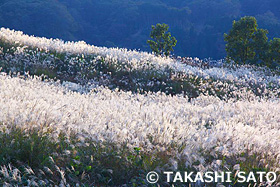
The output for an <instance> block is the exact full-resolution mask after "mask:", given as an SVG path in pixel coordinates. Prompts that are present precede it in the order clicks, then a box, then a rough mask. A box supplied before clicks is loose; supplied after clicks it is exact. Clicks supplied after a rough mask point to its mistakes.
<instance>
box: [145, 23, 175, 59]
mask: <svg viewBox="0 0 280 187" xmlns="http://www.w3.org/2000/svg"><path fill="white" fill-rule="evenodd" d="M168 29H169V26H168V25H167V24H165V23H163V24H160V23H158V24H157V25H156V26H154V25H152V31H151V34H150V37H151V38H152V39H153V40H148V41H147V43H148V44H149V45H150V47H151V49H152V51H153V52H154V53H155V54H157V55H163V54H164V55H165V56H169V55H170V52H171V51H174V50H173V47H175V46H176V44H177V40H176V38H175V37H172V36H171V34H170V32H167V31H168Z"/></svg>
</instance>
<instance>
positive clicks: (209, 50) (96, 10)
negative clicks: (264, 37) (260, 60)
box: [0, 0, 280, 59]
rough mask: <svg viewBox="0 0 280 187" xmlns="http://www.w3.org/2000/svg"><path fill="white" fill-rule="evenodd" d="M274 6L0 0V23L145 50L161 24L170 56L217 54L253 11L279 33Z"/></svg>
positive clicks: (244, 1)
mask: <svg viewBox="0 0 280 187" xmlns="http://www.w3.org/2000/svg"><path fill="white" fill-rule="evenodd" d="M279 9H280V4H279V1H278V0H266V1H261V0H228V1H225V0H223V1H221V0H212V1H208V0H196V1H194V0H187V1H186V0H184V1H183V0H172V1H170V0H153V1H147V0H137V1H131V0H120V1H115V0H106V1H104V0H83V1H78V0H67V1H65V0H44V1H42V0H28V1H26V0H25V1H22V0H9V1H6V0H4V1H1V2H0V26H1V27H8V28H12V29H16V30H22V31H24V32H25V33H27V34H30V35H36V36H42V37H43V36H44V37H49V38H50V37H52V38H61V39H64V40H71V41H73V40H75V41H79V40H84V41H86V42H87V43H90V44H94V45H96V46H107V47H116V46H118V47H123V48H129V49H141V50H144V51H149V50H150V49H149V46H148V45H147V43H146V41H147V40H148V39H149V33H150V30H151V25H155V24H156V23H167V24H168V25H170V30H171V33H172V34H173V35H174V36H175V37H176V38H177V40H178V45H177V46H176V48H175V54H176V55H180V56H192V57H199V58H208V57H211V58H213V59H221V58H223V57H224V56H225V50H224V48H225V43H224V41H223V34H224V33H226V32H228V31H229V29H230V28H231V25H232V21H233V20H238V19H239V18H240V17H242V16H245V15H249V16H255V17H256V18H257V20H258V23H259V26H260V27H261V28H265V29H268V30H269V31H270V33H269V38H270V39H272V38H273V37H279V36H280V15H279ZM100 10H102V11H100Z"/></svg>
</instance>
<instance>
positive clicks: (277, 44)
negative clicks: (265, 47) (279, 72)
mask: <svg viewBox="0 0 280 187" xmlns="http://www.w3.org/2000/svg"><path fill="white" fill-rule="evenodd" d="M269 59H270V61H271V66H272V67H276V66H278V67H280V38H274V39H273V40H271V41H270V42H269Z"/></svg>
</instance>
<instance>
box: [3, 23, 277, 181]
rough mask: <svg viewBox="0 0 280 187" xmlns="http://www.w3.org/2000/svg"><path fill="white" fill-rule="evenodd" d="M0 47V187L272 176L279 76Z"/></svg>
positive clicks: (63, 46)
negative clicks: (154, 175)
mask: <svg viewBox="0 0 280 187" xmlns="http://www.w3.org/2000/svg"><path fill="white" fill-rule="evenodd" d="M0 47H1V48H0V49H1V50H0V67H1V68H2V73H1V75H0V142H1V143H0V150H1V152H0V156H1V157H0V158H1V159H0V165H1V169H0V184H11V185H16V184H17V185H29V186H32V185H34V186H36V185H37V186H42V185H46V186H49V185H59V184H60V185H62V186H66V185H70V186H72V185H77V184H79V185H80V186H82V185H88V186H92V185H94V186H106V185H109V186H121V185H128V186H148V185H149V184H148V182H147V180H146V179H145V178H146V174H147V173H148V172H149V171H157V172H158V173H159V174H160V176H161V179H160V180H159V184H160V185H166V186H169V185H171V184H167V183H166V182H165V178H164V177H163V175H162V172H163V171H170V170H171V171H178V170H182V171H203V172H204V171H207V170H211V171H232V172H233V173H235V172H236V170H237V169H236V168H239V169H240V170H241V171H246V172H248V171H251V170H254V171H265V172H267V171H275V172H277V174H279V168H280V165H279V162H280V153H279V150H280V142H279V138H280V113H279V112H280V98H279V96H280V95H279V94H280V75H279V72H277V71H271V70H269V69H267V68H261V67H254V66H237V65H234V64H226V63H224V62H222V61H211V62H203V61H201V60H199V59H192V58H187V59H186V60H185V61H184V63H183V62H182V61H181V60H180V59H173V58H163V57H157V56H154V55H153V54H150V53H146V52H141V51H131V50H127V49H125V48H122V49H119V48H106V47H96V46H92V45H88V44H86V43H85V42H64V41H63V40H59V39H47V38H40V37H35V36H29V35H25V34H23V33H22V32H20V31H13V30H10V29H5V28H1V30H0ZM203 63H206V65H205V66H202V64H203ZM27 71H28V72H29V73H27ZM42 74H44V75H42ZM36 75H37V76H36ZM239 169H238V170H239ZM233 178H234V177H233ZM233 183H234V182H233ZM233 183H231V185H232V184H233ZM249 183H250V184H251V185H253V184H255V183H257V184H266V185H268V184H269V182H259V181H258V182H247V183H245V185H249ZM279 183H280V181H279V179H277V180H276V181H274V182H273V185H279ZM211 184H212V183H211ZM211 184H209V185H211ZM175 185H180V184H179V183H175ZM184 185H185V186H188V184H184ZM212 185H214V184H212ZM225 185H229V184H225Z"/></svg>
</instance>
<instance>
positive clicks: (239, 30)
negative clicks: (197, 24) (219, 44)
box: [224, 16, 269, 64]
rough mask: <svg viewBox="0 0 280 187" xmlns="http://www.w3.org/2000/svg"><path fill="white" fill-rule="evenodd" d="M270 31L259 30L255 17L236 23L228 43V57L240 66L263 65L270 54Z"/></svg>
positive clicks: (226, 37)
mask: <svg viewBox="0 0 280 187" xmlns="http://www.w3.org/2000/svg"><path fill="white" fill-rule="evenodd" d="M267 34H268V31H267V30H264V29H259V28H258V24H257V20H256V18H255V17H250V16H246V17H243V18H241V19H240V20H239V21H234V22H233V25H232V29H231V30H230V31H229V34H225V35H224V39H225V41H226V42H227V44H226V52H227V57H228V58H230V59H232V60H234V61H235V62H236V63H238V64H246V63H250V64H263V63H264V62H265V61H266V60H267V54H268V49H269V47H268V46H269V45H268V41H267V40H268V38H267Z"/></svg>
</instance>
